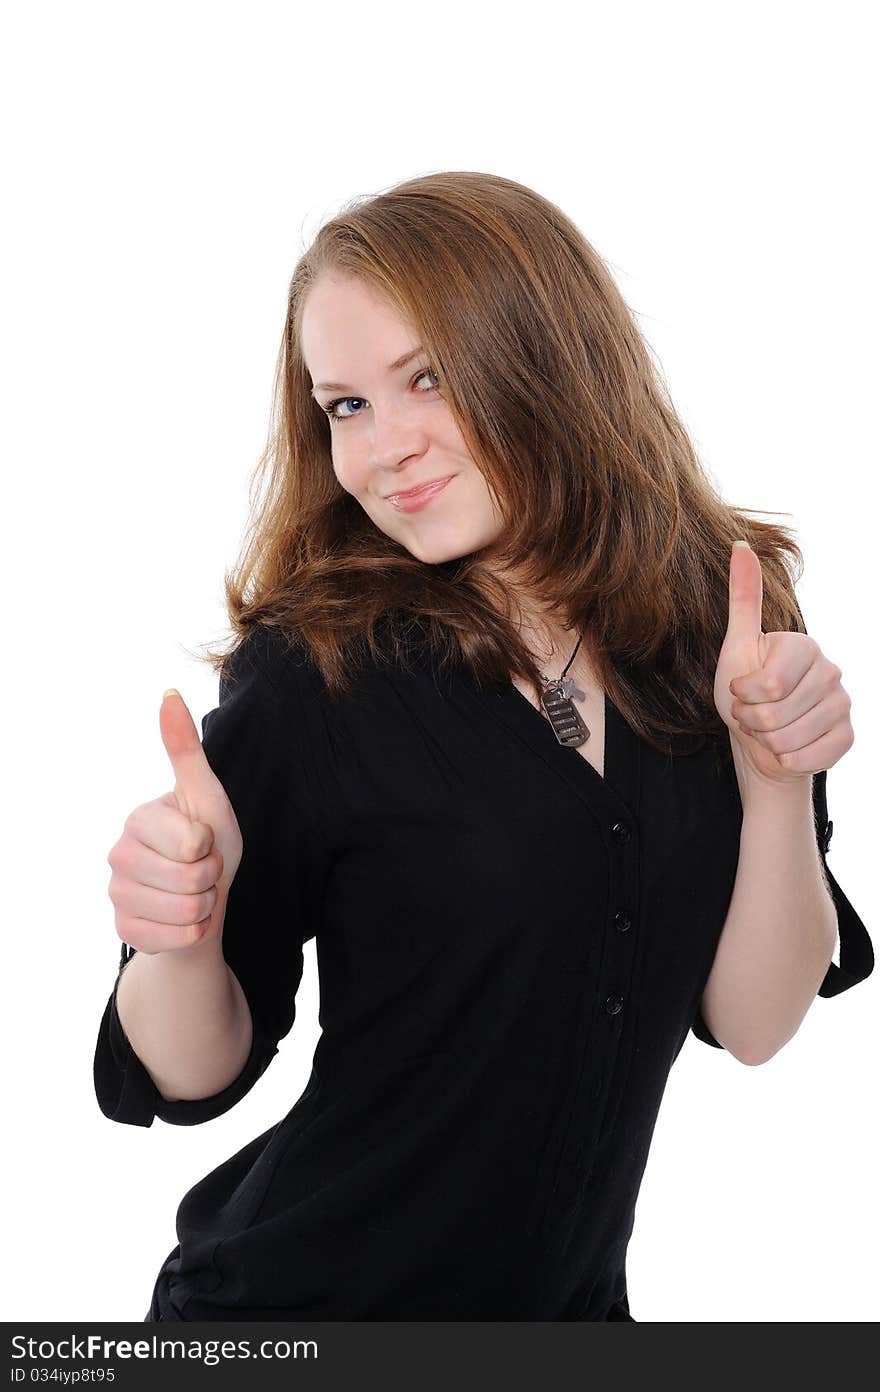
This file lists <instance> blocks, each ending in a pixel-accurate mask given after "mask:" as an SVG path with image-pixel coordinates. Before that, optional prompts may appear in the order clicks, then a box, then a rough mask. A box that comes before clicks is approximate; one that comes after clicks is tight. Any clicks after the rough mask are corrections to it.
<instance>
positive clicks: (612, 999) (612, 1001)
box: [605, 996, 623, 1015]
mask: <svg viewBox="0 0 880 1392" xmlns="http://www.w3.org/2000/svg"><path fill="white" fill-rule="evenodd" d="M605 1009H606V1010H607V1011H608V1014H609V1015H616V1014H617V1012H618V1011H619V1010H622V1009H623V996H608V997H607V999H606V1001H605Z"/></svg>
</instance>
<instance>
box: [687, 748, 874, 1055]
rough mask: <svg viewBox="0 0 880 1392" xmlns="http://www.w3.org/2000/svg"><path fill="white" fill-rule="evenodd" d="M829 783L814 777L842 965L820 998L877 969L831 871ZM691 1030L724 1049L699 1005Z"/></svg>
mask: <svg viewBox="0 0 880 1392" xmlns="http://www.w3.org/2000/svg"><path fill="white" fill-rule="evenodd" d="M827 780H828V770H827V769H822V771H821V772H820V773H814V774H813V821H814V824H815V828H816V842H817V845H818V847H819V854H820V856H821V858H822V865H823V867H824V870H825V874H826V877H827V879H828V886H829V889H830V890H831V897H832V899H833V900H834V907H835V908H836V909H837V935H838V938H839V941H840V953H839V957H840V966H839V967H838V966H836V965H835V963H834V962H831V963H830V964H829V967H828V970H827V972H826V973H825V976H824V978H823V981H822V985H821V986H820V987H819V995H820V996H837V995H839V994H840V992H841V991H848V990H849V988H850V986H855V985H856V984H857V983H858V982H859V981H864V979H865V977H866V976H870V975H871V972H872V971H873V970H874V952H873V949H872V946H871V939H870V937H869V936H868V930H867V929H866V927H865V925H864V923H863V922H862V920H861V919H860V918H859V915H858V914H857V913H856V911H855V909H854V908H853V906H852V904H851V903H850V902H849V900H848V899H847V897H846V895H845V894H844V892H843V890H842V889H841V888H840V885H839V884H838V883H837V881H836V880H835V878H834V876H833V875H832V873H831V871H830V870H829V868H828V860H827V856H828V847H829V846H830V844H831V833H832V831H833V830H834V823H833V822H831V821H829V820H828V805H827V797H826V783H827ZM691 1029H692V1031H693V1033H694V1034H695V1035H696V1036H697V1038H698V1039H701V1040H702V1041H703V1043H704V1044H712V1045H714V1047H715V1048H716V1049H721V1048H723V1045H721V1044H719V1042H718V1040H717V1039H716V1038H715V1037H714V1035H713V1034H712V1033H711V1032H710V1030H709V1029H708V1027H707V1025H706V1022H705V1020H704V1019H703V1014H702V1011H701V1009H700V1007H699V1005H698V1006H697V1012H696V1015H695V1016H694V1020H693V1023H692V1024H691Z"/></svg>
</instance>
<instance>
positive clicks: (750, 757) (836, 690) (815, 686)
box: [714, 542, 854, 784]
mask: <svg viewBox="0 0 880 1392" xmlns="http://www.w3.org/2000/svg"><path fill="white" fill-rule="evenodd" d="M762 601H763V586H762V580H761V561H760V558H759V557H758V556H757V555H756V554H755V552H754V551H753V550H752V549H751V547H750V546H748V545H747V544H746V543H745V542H742V543H739V542H736V543H734V545H733V547H732V549H731V555H730V588H729V609H728V621H727V632H726V633H725V635H724V642H723V644H722V647H721V652H720V654H719V656H718V665H717V667H716V671H715V687H714V696H715V707H716V709H717V711H718V714H719V715H720V716H721V718H722V720H723V721H724V723H725V725H726V726H727V728H728V730H729V731H730V742H731V746H732V748H733V753H734V757H735V759H736V762H737V764H738V766H740V767H742V769H743V771H744V774H745V776H746V777H747V778H750V779H754V780H755V781H756V782H762V783H771V784H783V783H793V782H798V781H799V780H802V779H805V778H810V777H811V775H812V774H814V773H819V772H820V771H821V770H822V769H827V768H830V767H831V766H832V764H836V763H837V761H838V760H839V759H840V758H842V756H843V755H844V754H845V753H846V751H847V750H848V749H849V748H850V747H851V746H852V744H853V741H854V734H853V728H852V725H851V723H850V718H849V712H850V707H851V705H852V702H851V701H850V698H849V695H848V693H847V692H846V691H845V690H844V688H843V687H842V686H841V684H840V678H841V676H842V672H841V669H840V668H839V667H836V666H835V665H834V663H833V662H830V661H829V660H828V658H827V657H825V656H824V654H823V653H822V651H821V649H820V647H819V645H818V643H817V642H816V640H815V639H814V638H811V637H810V636H809V635H808V634H806V633H764V632H762V630H761V611H762Z"/></svg>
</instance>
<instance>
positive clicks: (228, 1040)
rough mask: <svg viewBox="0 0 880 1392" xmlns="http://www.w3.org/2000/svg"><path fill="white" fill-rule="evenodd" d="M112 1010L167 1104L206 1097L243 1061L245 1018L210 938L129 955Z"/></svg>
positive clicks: (233, 981) (247, 1032)
mask: <svg viewBox="0 0 880 1392" xmlns="http://www.w3.org/2000/svg"><path fill="white" fill-rule="evenodd" d="M116 1007H117V1011H118V1014H119V1020H120V1023H121V1025H122V1028H123V1030H124V1031H125V1034H126V1037H127V1038H128V1040H129V1043H130V1044H131V1046H132V1048H133V1049H134V1051H135V1053H136V1054H137V1056H138V1058H139V1059H140V1060H141V1062H142V1063H143V1065H144V1067H145V1068H146V1070H147V1072H148V1073H149V1074H150V1076H151V1078H152V1079H153V1082H154V1083H155V1084H156V1086H157V1088H158V1089H159V1091H160V1093H161V1094H162V1096H163V1097H164V1098H165V1099H166V1100H167V1101H182V1100H192V1099H194V1098H200V1097H212V1096H213V1095H214V1093H216V1092H221V1091H222V1090H223V1089H224V1088H225V1087H227V1086H228V1085H229V1084H230V1083H231V1082H233V1081H234V1080H235V1078H237V1077H238V1075H239V1073H240V1072H241V1070H242V1068H243V1067H244V1065H245V1063H246V1061H247V1058H248V1055H249V1053H250V1049H251V1042H252V1022H251V1013H250V1009H249V1007H248V1003H247V1000H246V998H245V995H244V992H243V991H242V988H241V986H240V984H239V982H238V978H237V977H236V976H235V974H234V973H233V972H232V971H231V969H230V967H229V966H228V964H227V963H226V961H225V959H224V957H223V953H222V947H221V946H220V940H219V939H217V938H216V937H214V938H212V939H209V940H208V941H207V942H198V943H195V944H193V946H192V947H186V948H178V949H176V950H175V951H169V952H157V953H152V954H149V953H141V952H136V953H135V955H134V956H133V957H132V958H131V959H130V961H128V962H127V963H126V965H125V967H124V968H123V970H122V975H121V976H120V978H119V981H118V983H117V987H116Z"/></svg>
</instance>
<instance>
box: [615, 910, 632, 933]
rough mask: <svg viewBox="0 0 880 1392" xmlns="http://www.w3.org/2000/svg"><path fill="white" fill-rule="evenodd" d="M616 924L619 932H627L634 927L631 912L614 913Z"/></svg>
mask: <svg viewBox="0 0 880 1392" xmlns="http://www.w3.org/2000/svg"><path fill="white" fill-rule="evenodd" d="M614 926H615V928H616V929H617V931H618V933H625V932H626V931H627V929H629V928H631V927H632V919H631V918H630V916H629V914H625V913H623V912H622V911H619V912H618V913H616V914H615V915H614Z"/></svg>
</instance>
